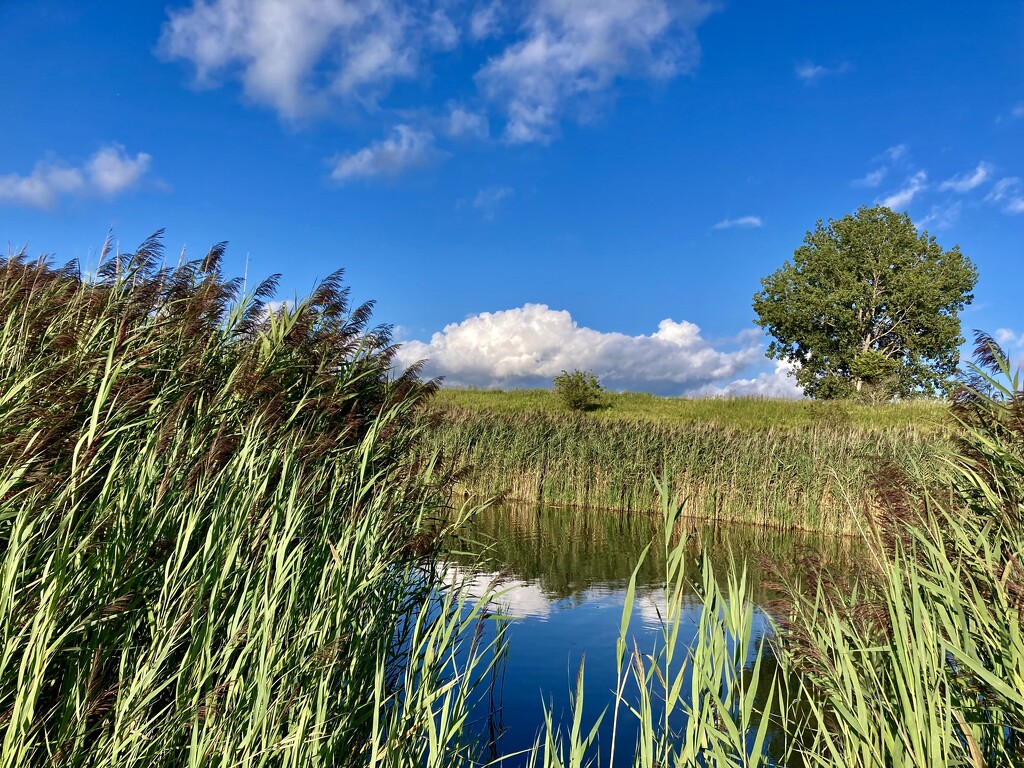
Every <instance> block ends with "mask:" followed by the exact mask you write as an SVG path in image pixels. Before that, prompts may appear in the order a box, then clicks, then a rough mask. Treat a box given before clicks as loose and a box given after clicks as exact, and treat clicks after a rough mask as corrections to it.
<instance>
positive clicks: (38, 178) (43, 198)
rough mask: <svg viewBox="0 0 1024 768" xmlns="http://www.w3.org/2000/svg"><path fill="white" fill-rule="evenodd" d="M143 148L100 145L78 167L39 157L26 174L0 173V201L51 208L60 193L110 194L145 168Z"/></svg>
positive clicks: (126, 185)
mask: <svg viewBox="0 0 1024 768" xmlns="http://www.w3.org/2000/svg"><path fill="white" fill-rule="evenodd" d="M151 160H152V158H151V157H150V155H148V154H146V153H145V152H139V153H138V154H136V155H135V157H131V156H129V155H128V154H127V153H126V152H125V149H124V147H122V146H121V145H120V144H109V145H107V146H105V147H101V148H100V149H99V150H98V151H97V152H96V153H95V154H94V155H93V156H92V157H90V158H89V159H88V160H87V161H86V162H85V163H84V164H83V165H81V166H79V167H74V166H70V165H68V164H67V163H64V162H62V161H59V160H43V161H40V162H38V163H36V164H35V167H34V168H33V169H32V172H31V173H29V174H28V175H27V176H26V175H21V174H18V173H9V174H7V175H4V176H0V203H9V204H12V205H22V206H27V207H31V208H52V207H53V206H54V205H56V204H57V202H58V201H59V200H60V199H61V198H62V197H71V196H77V197H85V196H90V195H99V196H103V197H113V196H115V195H117V194H120V193H121V192H124V191H126V190H128V189H131V188H132V187H135V186H136V185H137V184H138V183H139V181H140V180H141V179H142V177H143V176H144V175H145V174H146V172H147V171H148V170H149V165H150V161H151Z"/></svg>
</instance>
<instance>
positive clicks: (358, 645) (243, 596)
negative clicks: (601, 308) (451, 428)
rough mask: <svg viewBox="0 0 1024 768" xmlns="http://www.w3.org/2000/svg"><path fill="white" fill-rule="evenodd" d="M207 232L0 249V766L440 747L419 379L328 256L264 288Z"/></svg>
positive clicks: (433, 754) (324, 761)
mask: <svg viewBox="0 0 1024 768" xmlns="http://www.w3.org/2000/svg"><path fill="white" fill-rule="evenodd" d="M222 253H223V246H217V247H215V248H214V249H212V250H211V251H210V253H208V254H207V255H206V257H205V258H203V259H201V260H198V261H193V262H186V263H183V264H180V265H178V266H176V267H173V268H168V267H165V266H163V263H162V252H161V248H160V243H159V240H158V239H157V238H153V239H150V240H148V241H147V242H145V243H144V244H143V245H142V246H141V247H140V248H139V249H138V251H136V252H135V253H134V254H110V253H104V260H103V264H102V266H101V268H100V270H99V272H98V274H97V275H95V276H93V277H91V278H88V279H86V278H83V277H82V276H81V275H80V274H79V272H78V270H77V267H76V266H75V265H69V266H67V267H64V268H62V269H57V268H54V267H52V266H51V265H50V264H49V263H47V262H46V261H44V260H39V261H30V260H28V259H26V258H25V257H24V255H23V254H12V255H10V256H8V257H7V258H5V259H2V260H0V317H3V318H4V320H3V323H2V326H0V739H2V742H0V745H2V752H0V765H3V766H12V767H13V766H31V765H60V766H77V765H89V766H104V765H118V766H132V765H140V766H141V765H145V766H151V765H158V766H159V765H166V766H179V765H196V766H199V765H202V766H210V765H214V766H216V765H221V766H229V765H230V766H236V765H237V766H263V765H294V766H300V765H301V766H306V765H338V764H365V763H367V762H369V763H372V764H373V763H381V764H388V765H412V764H416V765H422V764H423V761H424V759H426V757H429V758H430V760H428V762H432V763H436V762H437V760H440V759H441V758H440V757H439V756H440V755H443V756H444V759H445V761H447V760H448V759H449V757H450V755H452V754H456V753H455V752H453V751H451V750H449V749H448V745H450V744H452V743H453V742H454V740H456V739H457V734H458V733H459V722H460V718H464V710H465V707H466V706H467V704H466V702H467V700H468V698H467V697H468V696H469V693H470V692H471V691H472V689H473V685H472V683H473V679H472V676H470V675H454V674H449V672H451V671H452V666H451V663H450V662H445V663H444V664H442V663H441V661H439V659H443V658H444V654H445V653H446V652H450V651H452V650H453V649H455V648H457V647H458V646H460V645H462V644H464V643H465V642H470V641H471V637H470V639H469V640H467V633H468V632H469V630H470V623H471V621H470V620H471V619H476V618H479V612H477V613H475V614H474V613H473V612H472V611H469V613H468V616H469V618H467V607H466V606H465V605H464V601H462V599H461V598H460V597H458V595H457V594H456V593H454V592H450V591H448V592H446V591H443V590H442V591H441V592H438V591H437V589H436V588H437V587H438V584H437V579H436V577H434V576H433V575H432V572H431V571H430V569H429V568H428V567H425V566H424V561H423V560H422V559H421V558H420V557H419V555H421V554H422V553H423V552H425V551H429V550H430V548H431V546H432V542H433V539H434V538H436V537H437V536H438V535H443V533H444V531H443V530H437V529H436V523H435V521H436V520H437V519H438V518H440V517H441V515H440V512H441V510H440V506H441V504H442V503H443V502H444V498H445V497H444V489H445V481H444V478H443V477H441V476H440V474H439V471H438V467H437V465H436V463H434V462H431V461H429V460H424V461H422V462H419V463H414V462H413V461H412V460H411V459H410V452H409V447H410V445H411V444H412V442H413V441H415V440H416V439H417V429H418V427H417V423H418V416H417V414H416V411H417V408H418V404H419V402H420V401H421V400H422V398H423V397H425V396H426V395H429V394H430V392H431V391H432V390H433V384H431V383H423V382H420V381H419V380H418V378H417V376H416V370H415V369H413V370H412V371H410V372H407V373H406V374H405V375H403V376H400V377H397V378H394V377H393V376H392V373H391V368H392V358H393V354H394V349H395V348H394V346H393V345H392V343H391V340H390V333H389V330H388V329H387V328H386V327H376V328H374V327H371V326H370V325H369V319H370V305H362V306H358V307H352V306H350V304H349V301H348V289H347V288H345V287H343V286H342V284H341V281H340V278H341V275H340V273H339V274H335V275H333V276H331V277H329V278H328V279H327V280H325V281H324V282H323V283H321V285H320V286H319V287H318V288H317V289H316V290H315V291H314V292H313V293H312V294H311V296H310V297H308V298H307V299H306V300H304V301H302V302H299V303H298V304H297V305H296V306H294V307H286V308H283V309H278V310H272V309H271V308H270V306H268V305H267V304H266V300H267V299H268V298H269V296H270V295H271V293H272V291H273V288H274V285H275V281H274V280H270V281H267V282H264V283H263V284H261V285H259V286H257V287H256V288H255V289H252V290H248V291H247V290H246V288H245V286H244V284H243V283H242V282H240V281H237V280H227V279H225V278H223V277H222V275H221V273H220V260H221V256H222ZM428 565H429V563H428ZM470 635H471V633H470ZM479 657H480V656H479V653H478V652H477V651H475V650H474V651H473V653H472V654H470V655H469V657H468V658H469V659H470V660H471V661H472V660H473V659H476V658H479ZM439 665H440V666H439ZM469 669H470V670H471V669H472V665H470V667H469ZM442 672H443V673H444V674H442ZM430 724H433V729H432V730H431V728H428V727H427V726H428V725H430ZM382 745H383V746H382ZM425 756H426V757H425ZM446 764H447V762H446Z"/></svg>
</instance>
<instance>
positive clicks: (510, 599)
mask: <svg viewBox="0 0 1024 768" xmlns="http://www.w3.org/2000/svg"><path fill="white" fill-rule="evenodd" d="M445 581H446V582H447V583H449V584H461V585H462V588H463V589H464V590H465V592H466V594H467V595H468V596H469V597H470V598H471V599H473V600H479V599H480V598H482V597H484V596H485V595H486V594H488V592H490V593H491V594H492V595H497V597H496V598H494V599H493V600H492V602H493V603H494V604H495V607H496V609H497V610H500V611H501V612H502V613H505V614H507V615H509V616H514V617H516V618H521V619H536V620H540V621H546V620H547V619H549V618H550V617H551V615H552V613H555V612H558V611H561V610H568V609H571V608H573V607H576V606H579V605H581V604H583V603H586V605H587V607H588V608H590V609H597V610H600V609H605V608H606V609H608V610H609V611H610V612H614V614H615V616H614V619H613V620H614V621H615V622H616V623H617V622H618V620H619V615H620V614H621V611H622V607H623V605H624V604H625V595H626V590H625V587H593V588H591V589H586V590H583V591H582V592H580V593H578V594H577V595H575V596H574V597H571V598H564V597H551V596H549V594H548V593H546V592H545V591H544V590H543V589H541V587H540V585H539V584H537V583H536V582H533V581H524V580H522V579H517V578H515V577H513V576H509V575H507V574H501V573H494V572H486V571H476V570H472V569H468V568H464V567H462V566H459V565H455V564H449V565H448V566H447V567H446V569H445ZM686 598H689V599H686ZM686 598H684V600H685V602H686V603H690V602H691V601H692V605H688V606H687V608H688V609H690V610H692V611H693V613H694V615H695V617H696V614H697V613H698V612H699V608H700V603H699V601H697V599H696V598H695V597H694V596H692V595H687V596H686ZM688 612H689V611H688ZM633 615H634V620H638V621H639V622H640V623H641V624H642V625H643V626H644V627H646V628H649V629H655V628H657V627H660V626H661V623H662V620H663V619H664V617H665V616H667V615H668V612H667V611H666V608H665V592H664V590H661V589H651V588H647V589H644V588H638V589H637V591H636V599H635V601H634V604H633ZM694 620H695V621H696V618H695V619H694Z"/></svg>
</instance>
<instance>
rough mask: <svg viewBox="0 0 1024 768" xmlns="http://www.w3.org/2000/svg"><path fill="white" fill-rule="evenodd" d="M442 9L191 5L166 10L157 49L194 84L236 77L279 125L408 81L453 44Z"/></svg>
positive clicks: (333, 1) (351, 2)
mask: <svg viewBox="0 0 1024 768" xmlns="http://www.w3.org/2000/svg"><path fill="white" fill-rule="evenodd" d="M458 38H459V33H458V29H457V27H456V25H455V24H454V23H453V22H452V21H451V19H450V18H449V17H448V15H447V13H446V11H445V8H444V7H443V6H440V5H439V6H438V7H430V5H429V4H425V3H415V4H413V3H403V2H400V0H195V1H194V2H193V3H192V4H191V5H190V6H188V7H186V8H183V9H180V10H176V11H171V12H170V14H169V19H168V21H167V22H166V23H165V24H164V28H163V33H162V35H161V39H160V45H159V50H160V51H161V52H162V53H163V55H164V56H165V57H167V58H170V59H183V60H185V61H188V62H190V63H191V64H192V65H193V66H194V68H195V73H196V80H197V82H198V83H199V84H200V85H211V84H214V83H215V82H216V81H217V80H218V79H219V78H222V77H225V76H237V77H238V78H239V79H240V80H241V82H242V87H243V89H244V91H245V93H246V95H248V97H249V98H250V99H252V100H253V101H255V102H257V103H259V104H263V105H266V106H269V107H271V108H273V109H275V110H277V111H278V112H279V113H280V114H281V115H282V116H283V117H286V118H290V119H293V118H301V117H306V116H308V115H310V114H315V113H317V112H319V111H322V110H323V109H325V108H326V107H327V105H329V104H330V102H331V101H332V100H333V99H337V98H341V99H350V98H360V99H369V100H371V101H372V100H373V99H375V98H377V97H378V96H379V95H380V94H381V93H383V92H385V91H386V90H387V89H388V88H389V87H390V86H391V84H392V83H393V82H395V81H396V80H398V79H402V78H412V77H415V76H416V75H417V74H418V72H419V69H420V61H421V58H422V57H423V55H424V54H425V53H426V52H430V51H439V50H448V49H450V48H452V47H454V46H455V45H456V44H457V43H458Z"/></svg>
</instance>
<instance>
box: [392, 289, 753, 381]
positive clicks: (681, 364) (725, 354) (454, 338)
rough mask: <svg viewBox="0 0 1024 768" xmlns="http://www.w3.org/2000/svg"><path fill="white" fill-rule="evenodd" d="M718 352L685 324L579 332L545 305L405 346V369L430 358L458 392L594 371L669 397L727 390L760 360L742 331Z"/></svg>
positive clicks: (434, 370) (488, 317)
mask: <svg viewBox="0 0 1024 768" xmlns="http://www.w3.org/2000/svg"><path fill="white" fill-rule="evenodd" d="M730 346H733V347H736V348H735V349H731V350H723V349H717V348H716V347H715V346H713V345H712V344H711V343H710V342H708V341H707V340H705V339H704V338H703V337H702V336H701V332H700V328H699V327H698V326H696V325H694V324H693V323H689V322H686V321H682V322H675V321H674V320H662V321H661V323H659V325H658V329H657V330H656V331H655V332H653V333H651V334H650V335H640V336H628V335H626V334H622V333H614V332H612V333H605V332H601V331H596V330H594V329H592V328H585V327H581V326H579V325H578V324H577V323H576V321H574V320H573V318H572V316H571V315H570V314H569V313H568V312H566V311H564V310H562V311H558V310H553V309H550V308H548V307H547V306H545V305H543V304H526V305H525V306H523V307H518V308H516V309H508V310H504V311H500V312H484V313H481V314H479V315H473V316H472V317H469V318H467V319H466V320H464V321H462V322H461V323H452V324H450V325H448V326H446V327H445V328H444V330H442V331H440V332H438V333H435V334H434V335H433V336H432V337H431V339H430V341H427V342H423V341H409V342H406V343H405V344H404V345H403V346H402V348H401V350H400V352H399V363H400V364H402V365H409V364H411V363H413V362H415V361H417V360H421V359H426V360H428V363H427V367H426V370H425V373H426V375H428V376H444V377H445V381H446V383H447V384H449V385H453V386H477V387H547V386H550V385H551V381H552V379H553V378H554V377H555V376H557V375H558V374H559V373H560V372H561V371H563V370H573V369H576V368H578V369H585V370H592V371H594V373H595V374H597V376H598V377H599V378H600V379H601V381H602V382H603V383H604V384H605V386H607V387H609V388H611V389H626V390H641V391H648V392H655V393H658V394H665V395H678V394H681V393H685V392H699V391H701V390H703V389H706V388H707V387H708V386H710V385H713V384H719V385H722V386H724V385H725V384H727V383H728V382H730V381H731V380H732V379H734V378H735V377H736V376H737V375H738V374H739V373H740V372H742V371H743V369H745V368H746V367H747V366H748V365H750V364H751V363H752V362H754V361H755V360H758V359H759V358H760V357H761V354H762V346H761V337H760V334H759V333H758V332H756V331H750V332H744V333H742V334H740V336H739V337H738V338H737V339H736V340H735V341H734V342H733V343H732V344H731V345H730Z"/></svg>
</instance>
